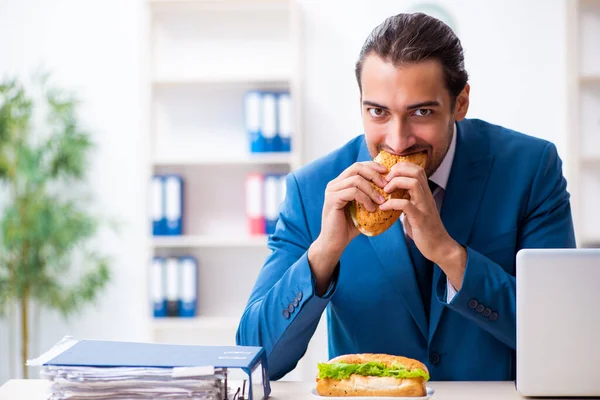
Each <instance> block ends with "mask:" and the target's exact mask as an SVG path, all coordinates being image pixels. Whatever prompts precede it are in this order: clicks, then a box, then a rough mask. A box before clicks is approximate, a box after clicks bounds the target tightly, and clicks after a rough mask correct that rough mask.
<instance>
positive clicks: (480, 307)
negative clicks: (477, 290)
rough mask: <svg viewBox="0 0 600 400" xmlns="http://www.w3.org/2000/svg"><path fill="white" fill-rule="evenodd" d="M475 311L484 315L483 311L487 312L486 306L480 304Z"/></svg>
mask: <svg viewBox="0 0 600 400" xmlns="http://www.w3.org/2000/svg"><path fill="white" fill-rule="evenodd" d="M475 310H477V312H478V313H482V312H483V310H485V306H484V305H483V304H481V303H480V304H479V305H478V306H477V308H476V309H475Z"/></svg>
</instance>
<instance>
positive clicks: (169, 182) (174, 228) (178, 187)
mask: <svg viewBox="0 0 600 400" xmlns="http://www.w3.org/2000/svg"><path fill="white" fill-rule="evenodd" d="M164 185H165V186H164V190H165V219H166V226H165V234H166V235H167V236H177V235H181V234H182V232H183V179H181V177H180V176H178V175H166V176H165V177H164Z"/></svg>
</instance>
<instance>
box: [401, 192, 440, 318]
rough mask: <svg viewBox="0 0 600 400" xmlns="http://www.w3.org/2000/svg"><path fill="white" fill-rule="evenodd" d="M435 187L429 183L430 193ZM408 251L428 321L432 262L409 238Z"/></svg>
mask: <svg viewBox="0 0 600 400" xmlns="http://www.w3.org/2000/svg"><path fill="white" fill-rule="evenodd" d="M437 186H438V185H436V184H435V183H434V182H432V181H429V189H430V190H431V193H433V191H434V190H435V189H436V188H437ZM408 251H409V253H410V258H411V260H412V262H413V265H414V267H415V274H416V276H417V282H418V284H419V291H420V292H421V298H422V300H423V305H424V306H425V315H426V316H427V319H429V307H430V304H431V285H432V280H433V262H431V261H429V260H428V259H426V258H425V257H423V255H422V254H421V252H420V251H419V249H418V248H417V246H416V245H415V242H414V241H413V240H412V239H411V238H408Z"/></svg>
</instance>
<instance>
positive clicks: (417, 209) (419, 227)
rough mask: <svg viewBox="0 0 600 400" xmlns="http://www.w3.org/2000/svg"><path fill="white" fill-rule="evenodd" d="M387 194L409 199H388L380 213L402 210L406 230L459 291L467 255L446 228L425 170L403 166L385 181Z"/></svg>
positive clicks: (396, 169)
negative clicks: (403, 192) (401, 192)
mask: <svg viewBox="0 0 600 400" xmlns="http://www.w3.org/2000/svg"><path fill="white" fill-rule="evenodd" d="M385 179H386V181H387V182H388V184H387V185H386V186H385V187H384V191H385V192H386V193H392V192H394V191H396V190H401V189H407V190H408V194H409V195H410V199H409V200H406V199H389V200H387V201H386V202H385V203H383V204H381V205H380V206H379V208H380V209H381V210H402V211H403V212H404V215H405V216H404V229H406V233H407V234H408V236H409V237H410V238H411V239H412V240H413V241H414V242H415V245H416V246H417V248H418V249H419V251H420V252H421V254H423V256H424V257H425V258H427V259H428V260H431V261H433V262H434V263H436V264H437V265H439V266H440V268H442V269H443V270H444V272H445V273H446V275H447V276H448V278H449V279H450V282H451V283H452V285H453V286H454V287H455V288H456V289H457V290H459V289H460V287H461V286H462V278H463V276H464V270H465V267H466V261H467V252H466V249H465V248H464V247H462V246H461V245H460V244H458V242H456V241H455V240H454V239H452V237H451V236H450V235H449V234H448V231H446V228H444V224H443V223H442V219H441V218H440V214H439V212H438V209H437V206H436V203H435V199H434V198H433V194H432V193H431V190H430V189H429V185H428V181H427V176H426V175H425V170H424V169H423V168H421V167H419V166H418V165H415V164H413V163H408V162H401V163H398V164H396V165H394V166H393V167H392V168H391V170H390V171H389V173H388V174H387V176H386V177H385Z"/></svg>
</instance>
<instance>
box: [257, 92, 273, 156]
mask: <svg viewBox="0 0 600 400" xmlns="http://www.w3.org/2000/svg"><path fill="white" fill-rule="evenodd" d="M261 111H262V113H261V120H260V122H261V129H260V131H261V133H262V136H263V138H264V144H265V145H264V151H265V152H273V151H276V150H277V93H275V92H263V93H262V106H261Z"/></svg>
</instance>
